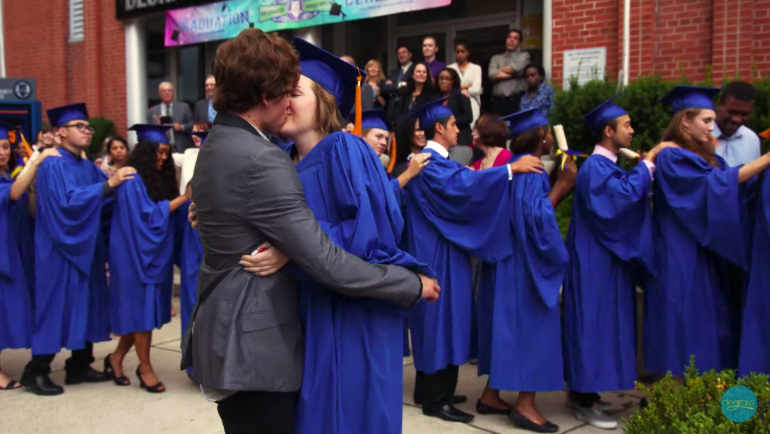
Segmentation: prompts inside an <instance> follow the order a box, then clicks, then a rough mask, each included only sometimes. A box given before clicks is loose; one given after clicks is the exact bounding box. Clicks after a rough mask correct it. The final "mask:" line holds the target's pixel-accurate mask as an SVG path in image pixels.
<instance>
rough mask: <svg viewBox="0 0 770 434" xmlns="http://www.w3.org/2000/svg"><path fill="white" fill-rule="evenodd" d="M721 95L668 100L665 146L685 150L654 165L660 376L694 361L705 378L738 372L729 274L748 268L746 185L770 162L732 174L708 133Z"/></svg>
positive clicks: (650, 299) (647, 346)
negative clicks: (671, 110)
mask: <svg viewBox="0 0 770 434" xmlns="http://www.w3.org/2000/svg"><path fill="white" fill-rule="evenodd" d="M717 92H718V90H717V89H711V88H697V87H691V86H677V87H676V88H675V89H674V90H673V91H672V92H671V93H670V94H669V95H667V97H666V98H664V100H663V101H664V102H670V103H672V105H673V108H674V113H675V114H674V118H673V120H672V123H671V126H670V127H669V129H668V131H667V132H666V134H664V136H663V140H664V141H672V142H674V143H676V144H677V145H679V146H681V147H682V149H677V148H669V149H664V150H663V151H661V152H660V154H659V155H658V157H657V160H656V162H655V163H656V165H657V173H656V180H655V181H656V182H655V185H654V188H653V193H654V195H653V242H654V244H655V252H656V256H655V264H656V277H655V278H654V279H652V282H651V285H650V287H649V288H648V290H647V292H646V310H645V329H644V358H645V363H646V366H647V367H648V369H649V370H650V371H652V372H654V373H658V374H664V373H666V372H667V371H671V372H672V373H673V375H676V376H681V375H683V372H684V368H685V366H687V365H689V362H690V356H691V355H695V365H696V367H697V368H698V369H700V370H701V371H703V370H709V369H715V370H716V371H721V370H723V369H725V368H734V367H735V366H733V365H734V363H735V361H734V354H733V352H734V348H735V342H736V341H737V339H739V337H738V336H737V335H736V333H735V328H734V327H733V323H734V318H733V317H732V315H731V314H732V312H731V310H730V305H731V303H732V300H731V299H730V296H731V293H732V292H731V286H730V285H731V281H730V275H729V273H728V272H727V271H728V269H729V267H731V266H735V267H740V268H741V269H744V270H745V269H747V266H748V261H747V248H746V246H745V242H744V241H745V237H743V236H741V234H742V231H743V226H744V225H746V224H748V222H747V221H745V218H744V216H745V212H744V211H743V210H742V207H743V206H745V200H744V196H743V195H742V193H741V187H742V186H741V183H743V182H746V181H747V180H749V179H750V178H751V177H753V176H755V175H756V174H758V173H759V172H760V171H761V170H763V169H764V168H766V167H767V165H768V162H767V158H765V157H763V158H761V159H759V160H757V161H755V162H753V163H750V164H747V165H745V166H742V167H732V168H730V167H728V166H727V165H726V163H725V161H724V160H723V159H722V158H721V157H719V156H716V155H715V154H714V151H713V147H712V146H711V140H712V139H711V136H710V134H709V133H710V131H709V130H710V126H711V122H713V119H714V117H715V114H714V105H713V102H712V97H713V95H715V94H716V93H717ZM685 122H687V123H685ZM682 131H686V133H687V135H688V136H689V138H688V137H687V136H685V135H684V134H683V133H682Z"/></svg>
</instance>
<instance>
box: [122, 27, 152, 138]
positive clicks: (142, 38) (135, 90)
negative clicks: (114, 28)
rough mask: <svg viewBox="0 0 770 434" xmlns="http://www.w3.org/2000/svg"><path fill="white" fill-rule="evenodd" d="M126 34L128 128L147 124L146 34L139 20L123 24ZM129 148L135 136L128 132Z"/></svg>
mask: <svg viewBox="0 0 770 434" xmlns="http://www.w3.org/2000/svg"><path fill="white" fill-rule="evenodd" d="M125 33H126V112H127V114H128V126H129V127H130V126H131V125H133V124H143V123H146V122H147V101H148V100H147V66H146V65H147V33H146V31H145V28H144V22H142V21H141V20H139V19H135V20H131V21H127V22H126V23H125ZM128 141H129V144H130V146H133V145H134V144H135V143H136V134H135V133H134V132H129V135H128Z"/></svg>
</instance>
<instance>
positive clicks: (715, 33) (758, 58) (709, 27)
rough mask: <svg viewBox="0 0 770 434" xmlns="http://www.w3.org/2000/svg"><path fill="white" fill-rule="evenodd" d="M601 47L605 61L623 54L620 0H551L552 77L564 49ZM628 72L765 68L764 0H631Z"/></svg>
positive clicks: (768, 24) (768, 49)
mask: <svg viewBox="0 0 770 434" xmlns="http://www.w3.org/2000/svg"><path fill="white" fill-rule="evenodd" d="M598 46H604V47H607V69H608V73H609V74H610V76H611V77H613V78H617V77H618V71H620V70H621V68H622V62H623V0H554V1H553V58H552V64H551V67H552V72H551V76H552V81H553V82H554V83H555V84H556V85H561V80H562V68H563V64H562V59H563V52H564V51H565V50H570V49H576V48H592V47H598ZM630 54H631V55H630V79H631V80H632V81H633V79H634V78H635V77H638V76H639V75H643V74H660V75H661V76H662V77H663V78H665V79H670V80H674V79H677V78H679V77H680V76H682V75H685V76H686V77H687V78H689V79H690V80H692V81H700V80H703V79H705V78H706V75H707V73H708V71H709V69H711V70H712V73H713V78H714V80H721V79H722V78H723V77H735V76H736V73H737V74H739V75H740V77H741V78H743V79H748V78H749V77H750V76H751V75H752V72H753V73H754V76H755V77H756V76H757V75H760V76H767V75H770V0H657V1H656V0H632V2H631V32H630Z"/></svg>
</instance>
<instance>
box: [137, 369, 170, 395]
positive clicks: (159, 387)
mask: <svg viewBox="0 0 770 434" xmlns="http://www.w3.org/2000/svg"><path fill="white" fill-rule="evenodd" d="M141 367H142V365H139V366H137V367H136V376H137V378H139V388H140V389H145V390H146V391H147V392H149V393H163V392H165V391H166V386H165V385H164V384H163V383H161V382H160V381H158V382H157V383H156V384H155V385H154V386H148V385H147V384H145V382H144V380H142V373H141V372H140V371H139V370H140V368H141Z"/></svg>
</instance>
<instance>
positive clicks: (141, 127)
mask: <svg viewBox="0 0 770 434" xmlns="http://www.w3.org/2000/svg"><path fill="white" fill-rule="evenodd" d="M171 128H173V127H172V126H171V125H152V124H134V125H132V126H131V128H129V129H128V130H129V131H136V138H137V140H139V141H140V142H141V141H143V140H149V141H151V142H158V143H160V144H162V145H168V134H167V133H168V130H170V129H171Z"/></svg>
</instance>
